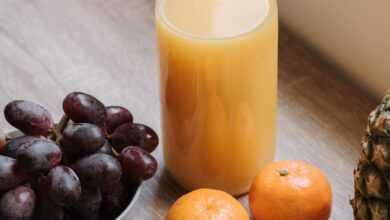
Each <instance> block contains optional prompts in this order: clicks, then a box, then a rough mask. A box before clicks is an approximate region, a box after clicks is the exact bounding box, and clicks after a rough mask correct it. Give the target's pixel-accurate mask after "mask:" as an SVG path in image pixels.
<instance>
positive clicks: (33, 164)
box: [16, 139, 62, 173]
mask: <svg viewBox="0 0 390 220" xmlns="http://www.w3.org/2000/svg"><path fill="white" fill-rule="evenodd" d="M16 159H17V161H18V165H19V166H20V167H21V168H23V169H24V170H27V171H28V172H29V173H38V172H48V171H49V170H50V169H51V168H53V167H55V166H57V165H58V164H59V163H60V162H61V159H62V153H61V150H60V148H59V147H58V146H57V145H56V144H55V143H54V142H52V141H50V140H47V139H39V140H36V141H33V142H31V143H30V144H29V145H27V146H24V147H22V148H20V149H19V150H18V151H17V156H16Z"/></svg>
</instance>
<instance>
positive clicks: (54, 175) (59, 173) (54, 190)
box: [47, 166, 81, 206]
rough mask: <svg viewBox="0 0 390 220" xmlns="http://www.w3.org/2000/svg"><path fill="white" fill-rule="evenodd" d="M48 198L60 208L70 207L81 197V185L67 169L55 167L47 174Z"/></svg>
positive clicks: (74, 174)
mask: <svg viewBox="0 0 390 220" xmlns="http://www.w3.org/2000/svg"><path fill="white" fill-rule="evenodd" d="M47 178H48V183H49V188H48V190H49V196H50V198H51V200H53V201H54V202H55V203H57V204H58V205H60V206H65V205H67V206H68V205H71V204H72V203H75V202H76V201H77V200H79V198H80V196H81V183H80V180H79V178H78V177H77V175H76V173H75V172H74V171H73V170H72V169H71V168H69V167H66V166H57V167H54V168H53V169H51V170H50V172H49V174H48V177H47Z"/></svg>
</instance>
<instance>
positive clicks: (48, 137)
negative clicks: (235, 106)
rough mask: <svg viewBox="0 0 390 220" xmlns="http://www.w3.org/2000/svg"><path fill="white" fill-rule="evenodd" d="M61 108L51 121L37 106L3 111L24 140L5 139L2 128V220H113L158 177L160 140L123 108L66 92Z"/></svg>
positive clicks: (20, 105) (9, 107)
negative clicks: (57, 118) (142, 184)
mask: <svg viewBox="0 0 390 220" xmlns="http://www.w3.org/2000/svg"><path fill="white" fill-rule="evenodd" d="M63 110H64V116H63V117H62V119H61V121H60V122H59V123H58V124H55V123H54V122H53V119H52V116H51V115H50V112H49V111H47V110H46V109H45V108H44V107H42V106H40V105H38V104H36V103H33V102H30V101H24V100H16V101H12V102H10V103H8V104H7V106H6V107H5V109H4V116H5V118H6V120H7V121H8V122H9V123H10V124H11V125H12V126H14V127H15V128H17V129H18V130H20V131H21V132H22V133H23V135H22V136H19V137H16V138H13V139H9V138H7V137H6V135H5V134H4V132H3V131H2V130H1V129H0V219H1V220H37V219H39V220H71V219H75V220H77V219H81V220H98V219H114V218H115V216H117V215H118V214H119V213H121V212H122V211H123V210H124V209H125V207H126V206H127V205H128V203H129V201H130V200H131V197H132V195H133V193H134V190H135V188H136V186H138V185H139V183H140V182H142V181H144V180H147V179H149V178H151V177H152V176H153V175H154V174H155V173H156V170H157V161H156V159H155V158H154V157H153V156H152V155H151V153H152V152H153V151H154V150H155V149H156V147H157V146H158V144H159V138H158V136H157V134H156V132H155V131H154V130H153V129H152V128H150V127H148V126H146V125H143V124H139V123H134V121H133V115H132V114H131V112H130V111H129V110H128V109H126V108H124V107H121V106H105V105H104V104H103V103H102V102H100V101H99V100H98V99H96V98H95V97H93V96H91V95H88V94H85V93H82V92H72V93H70V94H68V95H67V96H66V97H65V99H64V101H63Z"/></svg>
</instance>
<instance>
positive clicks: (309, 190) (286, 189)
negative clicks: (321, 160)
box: [249, 161, 332, 220]
mask: <svg viewBox="0 0 390 220" xmlns="http://www.w3.org/2000/svg"><path fill="white" fill-rule="evenodd" d="M249 204H250V208H251V210H252V214H253V216H254V218H255V219H256V220H327V219H329V217H330V212H331V206H332V192H331V186H330V184H329V181H328V180H327V178H326V176H325V175H324V174H323V173H322V172H321V170H319V169H318V168H316V167H313V166H312V165H309V164H307V163H305V162H303V161H280V162H275V163H272V164H270V165H268V166H266V167H265V168H264V169H263V170H261V171H260V173H259V174H258V175H257V176H256V178H255V179H254V181H253V184H252V186H251V189H250V192H249Z"/></svg>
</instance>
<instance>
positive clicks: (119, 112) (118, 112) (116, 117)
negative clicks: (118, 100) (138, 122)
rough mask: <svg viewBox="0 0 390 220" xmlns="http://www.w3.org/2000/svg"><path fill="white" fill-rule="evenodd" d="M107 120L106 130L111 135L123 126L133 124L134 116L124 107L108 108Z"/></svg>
mask: <svg viewBox="0 0 390 220" xmlns="http://www.w3.org/2000/svg"><path fill="white" fill-rule="evenodd" d="M106 112H107V119H106V128H107V131H108V133H109V134H111V133H112V132H114V130H115V129H116V128H117V127H119V126H120V125H122V124H125V123H128V124H132V123H133V115H132V114H131V113H130V111H129V110H127V109H126V108H124V107H121V106H108V107H106Z"/></svg>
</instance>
